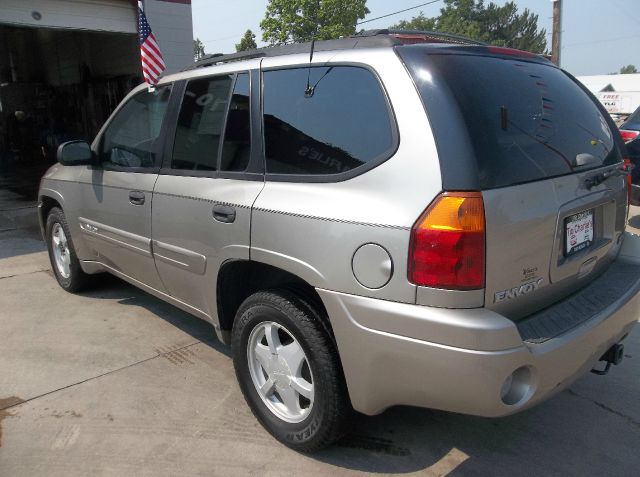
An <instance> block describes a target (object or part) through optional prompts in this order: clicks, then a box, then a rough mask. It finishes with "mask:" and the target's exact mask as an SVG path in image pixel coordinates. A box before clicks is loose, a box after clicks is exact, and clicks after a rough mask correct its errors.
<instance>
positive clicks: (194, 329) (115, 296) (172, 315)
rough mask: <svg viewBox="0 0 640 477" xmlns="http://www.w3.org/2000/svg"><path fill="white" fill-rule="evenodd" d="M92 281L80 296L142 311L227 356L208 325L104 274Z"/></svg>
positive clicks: (228, 352)
mask: <svg viewBox="0 0 640 477" xmlns="http://www.w3.org/2000/svg"><path fill="white" fill-rule="evenodd" d="M93 278H94V283H93V284H92V286H91V287H90V288H89V290H87V291H85V292H83V293H81V295H83V296H86V297H89V298H94V299H108V300H118V303H120V304H121V305H128V306H138V307H143V308H145V309H147V310H149V311H150V312H152V313H153V314H154V315H156V316H158V317H159V318H162V319H163V320H164V321H166V322H167V323H170V324H171V325H173V326H175V327H176V328H178V329H179V330H181V331H183V332H185V333H187V334H188V335H190V336H191V337H193V338H195V339H196V340H198V341H201V342H203V343H205V344H207V345H208V346H211V347H212V348H214V349H215V350H216V351H219V352H221V353H223V354H225V355H227V356H231V353H230V349H229V348H228V347H226V346H224V345H223V344H222V343H221V342H220V341H218V339H217V337H216V333H215V330H214V329H213V325H211V323H209V322H207V321H204V320H201V319H200V318H197V317H195V316H193V315H191V314H189V313H186V312H184V311H182V310H180V309H179V308H176V307H174V306H173V305H170V304H168V303H165V302H163V301H162V300H160V299H159V298H156V297H154V296H153V295H150V294H149V293H146V292H144V291H142V290H139V289H138V288H136V287H134V286H133V285H130V284H128V283H126V282H125V281H123V280H120V279H119V278H117V277H115V276H113V275H110V274H108V273H104V274H99V275H95V276H94V277H93Z"/></svg>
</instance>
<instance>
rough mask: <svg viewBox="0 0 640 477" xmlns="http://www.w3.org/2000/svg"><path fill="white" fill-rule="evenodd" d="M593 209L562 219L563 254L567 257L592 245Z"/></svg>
mask: <svg viewBox="0 0 640 477" xmlns="http://www.w3.org/2000/svg"><path fill="white" fill-rule="evenodd" d="M594 215H595V214H594V209H589V210H585V211H582V212H578V213H577V214H573V215H570V216H569V217H567V218H566V219H565V220H564V255H565V256H566V257H569V256H571V255H575V254H576V253H578V252H580V251H582V250H585V249H587V248H589V247H591V245H593V235H594Z"/></svg>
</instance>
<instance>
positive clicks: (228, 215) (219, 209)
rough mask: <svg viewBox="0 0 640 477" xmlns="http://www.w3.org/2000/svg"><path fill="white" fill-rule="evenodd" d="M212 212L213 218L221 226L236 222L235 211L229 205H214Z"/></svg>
mask: <svg viewBox="0 0 640 477" xmlns="http://www.w3.org/2000/svg"><path fill="white" fill-rule="evenodd" d="M212 212H213V218H214V219H215V220H217V221H218V222H222V223H223V224H231V223H233V222H234V221H235V220H236V209H235V208H234V207H231V206H230V205H222V204H217V205H214V206H213V211H212Z"/></svg>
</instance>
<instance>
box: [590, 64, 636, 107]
mask: <svg viewBox="0 0 640 477" xmlns="http://www.w3.org/2000/svg"><path fill="white" fill-rule="evenodd" d="M578 80H580V82H581V83H582V84H584V85H585V86H586V87H587V89H588V90H589V91H591V92H592V93H593V94H594V95H596V97H597V98H598V99H599V100H600V102H601V103H602V104H603V105H604V106H605V108H607V111H609V113H611V114H619V115H628V114H631V113H632V112H634V111H635V110H636V109H637V108H638V107H639V106H640V73H639V74H628V75H597V76H579V77H578Z"/></svg>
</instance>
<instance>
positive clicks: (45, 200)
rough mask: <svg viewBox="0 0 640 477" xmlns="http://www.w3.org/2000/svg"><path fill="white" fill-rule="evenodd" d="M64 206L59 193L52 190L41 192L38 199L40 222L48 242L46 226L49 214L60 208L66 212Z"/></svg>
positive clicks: (42, 233) (41, 230)
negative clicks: (55, 208) (52, 210)
mask: <svg viewBox="0 0 640 477" xmlns="http://www.w3.org/2000/svg"><path fill="white" fill-rule="evenodd" d="M63 204H64V198H63V197H62V194H60V193H59V192H57V191H54V190H51V189H46V190H41V191H40V197H39V199H38V222H39V224H40V233H41V235H42V238H43V239H44V240H46V237H45V226H46V223H47V217H48V216H49V212H51V209H53V208H54V207H58V208H60V209H61V210H63V211H64V207H63Z"/></svg>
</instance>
